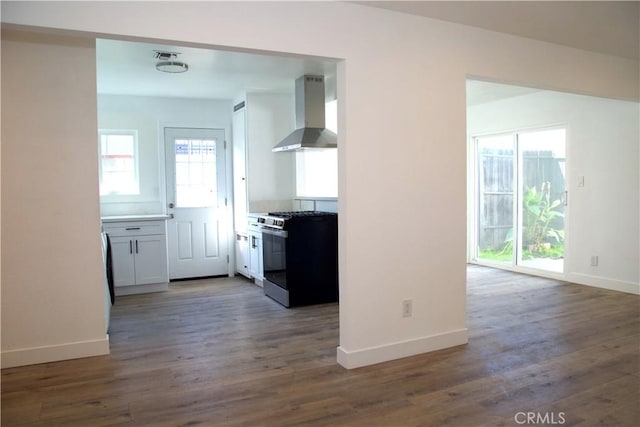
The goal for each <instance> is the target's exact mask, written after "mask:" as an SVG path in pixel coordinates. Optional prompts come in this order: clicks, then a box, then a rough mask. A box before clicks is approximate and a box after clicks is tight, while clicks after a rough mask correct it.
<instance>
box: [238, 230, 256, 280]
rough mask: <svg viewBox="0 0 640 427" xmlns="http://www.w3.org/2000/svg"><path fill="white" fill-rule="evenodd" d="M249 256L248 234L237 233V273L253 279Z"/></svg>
mask: <svg viewBox="0 0 640 427" xmlns="http://www.w3.org/2000/svg"><path fill="white" fill-rule="evenodd" d="M249 256H250V255H249V236H248V235H247V233H241V232H238V233H236V272H238V273H240V274H242V275H243V276H245V277H248V278H251V277H252V276H251V272H250V271H249V262H250V258H249Z"/></svg>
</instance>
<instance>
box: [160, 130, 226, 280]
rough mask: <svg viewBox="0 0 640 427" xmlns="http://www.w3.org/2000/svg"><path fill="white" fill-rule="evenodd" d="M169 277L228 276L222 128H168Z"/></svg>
mask: <svg viewBox="0 0 640 427" xmlns="http://www.w3.org/2000/svg"><path fill="white" fill-rule="evenodd" d="M164 134H165V146H166V175H167V180H166V181H167V203H168V208H169V209H168V212H169V214H172V215H173V218H172V219H170V220H169V221H168V229H167V246H168V251H169V278H170V279H185V278H191V277H205V276H220V275H227V274H228V269H229V267H228V262H229V261H228V259H229V258H228V250H229V249H228V242H227V240H228V239H227V235H228V233H227V224H226V222H227V219H226V218H227V215H226V184H225V176H226V174H225V164H226V163H225V143H224V130H222V129H187V128H165V129H164Z"/></svg>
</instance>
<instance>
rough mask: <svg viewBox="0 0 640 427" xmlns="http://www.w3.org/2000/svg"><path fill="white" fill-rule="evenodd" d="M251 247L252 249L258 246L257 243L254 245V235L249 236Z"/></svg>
mask: <svg viewBox="0 0 640 427" xmlns="http://www.w3.org/2000/svg"><path fill="white" fill-rule="evenodd" d="M251 247H252V248H253V249H255V248H257V247H258V245H256V237H255V236H251Z"/></svg>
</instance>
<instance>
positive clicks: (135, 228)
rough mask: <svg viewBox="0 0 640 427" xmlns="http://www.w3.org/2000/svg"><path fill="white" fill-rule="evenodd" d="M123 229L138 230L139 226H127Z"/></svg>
mask: <svg viewBox="0 0 640 427" xmlns="http://www.w3.org/2000/svg"><path fill="white" fill-rule="evenodd" d="M125 230H127V231H131V230H140V227H127V228H125Z"/></svg>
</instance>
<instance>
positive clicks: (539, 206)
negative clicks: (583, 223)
mask: <svg viewBox="0 0 640 427" xmlns="http://www.w3.org/2000/svg"><path fill="white" fill-rule="evenodd" d="M561 206H562V201H561V200H560V199H556V200H553V201H552V200H551V183H550V182H549V181H545V182H543V183H542V185H541V186H540V191H538V189H537V188H536V187H531V188H528V189H527V190H526V191H525V194H524V199H523V215H524V217H523V220H522V240H523V247H526V248H527V249H529V251H531V252H543V253H544V252H546V251H547V250H548V249H550V247H551V243H552V242H555V243H562V242H563V241H564V230H561V229H557V228H555V227H553V221H554V220H556V219H558V218H563V217H564V214H563V213H562V212H561V211H560V207H561Z"/></svg>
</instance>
